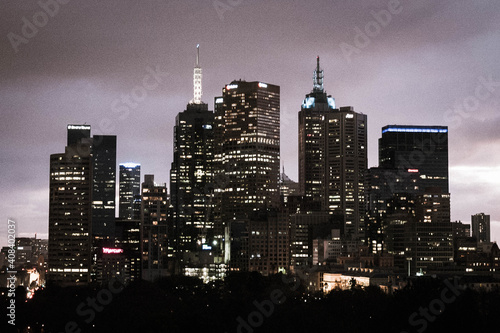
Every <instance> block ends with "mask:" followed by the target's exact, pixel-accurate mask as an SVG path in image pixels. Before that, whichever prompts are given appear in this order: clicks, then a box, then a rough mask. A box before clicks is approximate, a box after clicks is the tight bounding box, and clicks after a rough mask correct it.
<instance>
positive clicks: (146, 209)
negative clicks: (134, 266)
mask: <svg viewBox="0 0 500 333" xmlns="http://www.w3.org/2000/svg"><path fill="white" fill-rule="evenodd" d="M167 212H168V197H167V185H166V184H156V183H155V182H154V175H145V176H144V182H143V183H142V199H141V227H142V235H141V252H142V278H143V279H144V280H148V281H154V280H156V279H158V278H161V277H164V276H167V275H169V273H170V272H171V270H172V267H171V266H169V265H171V263H172V248H170V247H169V242H168V237H169V234H170V233H171V228H169V226H168V220H167Z"/></svg>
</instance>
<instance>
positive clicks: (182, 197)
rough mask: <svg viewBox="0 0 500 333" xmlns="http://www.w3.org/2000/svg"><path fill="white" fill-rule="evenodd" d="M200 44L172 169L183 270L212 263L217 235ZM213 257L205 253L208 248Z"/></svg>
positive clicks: (179, 122) (178, 119) (211, 117)
mask: <svg viewBox="0 0 500 333" xmlns="http://www.w3.org/2000/svg"><path fill="white" fill-rule="evenodd" d="M199 61H200V58H199V45H198V46H197V56H196V64H195V68H194V74H193V81H194V97H193V99H192V100H191V101H190V103H189V104H188V105H187V107H186V110H185V111H183V112H180V113H179V114H178V115H177V117H176V118H175V127H174V158H173V162H172V166H171V169H170V193H171V198H170V199H171V206H172V216H173V223H174V227H175V242H176V244H175V251H176V257H177V259H178V260H177V261H178V263H179V264H180V265H181V267H179V268H180V269H183V268H184V267H188V266H189V267H197V266H199V265H208V264H210V262H205V260H204V259H209V260H208V261H212V263H213V252H216V251H214V250H215V248H216V247H215V246H213V244H214V242H216V243H219V242H221V240H222V239H221V238H222V236H221V235H215V234H214V217H213V216H214V210H213V204H214V202H213V194H214V191H213V190H214V184H213V179H214V178H213V172H214V171H213V159H214V142H213V141H214V136H213V123H214V113H213V111H209V110H208V104H206V103H204V102H202V100H201V75H202V69H201V66H200V62H199ZM208 248H210V251H211V252H212V258H211V259H212V260H210V258H209V257H210V256H204V255H202V254H203V253H204V252H205V251H209V250H208Z"/></svg>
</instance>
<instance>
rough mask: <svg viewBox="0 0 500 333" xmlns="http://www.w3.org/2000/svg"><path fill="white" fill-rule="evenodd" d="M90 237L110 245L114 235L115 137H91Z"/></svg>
mask: <svg viewBox="0 0 500 333" xmlns="http://www.w3.org/2000/svg"><path fill="white" fill-rule="evenodd" d="M92 159H93V161H92V236H93V238H94V239H96V240H99V241H104V242H107V243H108V244H112V242H113V240H112V238H113V237H114V234H115V196H116V136H115V135H94V136H93V137H92Z"/></svg>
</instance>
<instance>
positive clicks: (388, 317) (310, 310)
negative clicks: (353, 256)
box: [0, 273, 500, 333]
mask: <svg viewBox="0 0 500 333" xmlns="http://www.w3.org/2000/svg"><path fill="white" fill-rule="evenodd" d="M446 286H447V285H446V284H444V283H443V281H441V280H439V279H433V278H420V279H416V280H413V281H412V283H410V284H409V285H408V286H407V287H406V288H404V289H402V290H400V291H398V292H395V293H394V294H393V295H387V294H385V293H383V292H382V291H381V290H380V289H379V288H376V287H369V288H366V289H361V288H359V287H358V286H356V285H355V284H353V285H352V286H351V289H350V290H346V291H333V292H331V293H329V294H328V295H323V294H321V293H318V294H314V295H313V294H308V293H307V292H306V291H305V288H304V286H298V284H295V283H294V282H293V279H292V278H291V277H284V276H282V275H275V276H270V277H263V276H262V275H260V274H258V273H237V274H231V275H229V276H228V277H227V278H226V279H225V280H224V281H217V282H214V283H209V284H204V283H202V282H201V281H200V280H198V279H196V278H189V277H182V276H176V277H170V278H165V279H162V280H159V281H157V282H155V283H149V282H144V281H142V282H138V283H133V284H131V285H129V286H127V287H125V288H123V290H122V289H121V286H120V285H119V284H115V285H112V286H110V285H104V286H89V287H81V288H60V287H56V286H52V287H48V288H45V289H43V290H39V291H37V292H36V294H35V296H34V297H33V299H32V300H28V301H27V302H26V301H25V300H24V299H22V297H21V296H20V297H19V300H18V302H17V309H16V311H17V317H16V323H17V325H16V326H17V329H16V330H14V331H18V332H26V327H28V326H30V329H31V330H30V332H42V331H43V332H79V330H80V332H203V333H205V332H245V333H253V332H256V333H258V332H339V333H343V332H346V333H357V332H398V333H399V332H428V333H432V332H484V331H487V330H491V331H492V332H496V331H497V330H498V328H499V327H500V292H498V291H496V292H490V293H483V292H475V291H472V290H461V291H460V292H459V295H458V296H457V297H455V298H454V299H453V300H452V298H453V293H452V291H449V290H448V292H447V293H446V292H445V293H444V295H445V296H443V290H444V289H445V288H447V287H446ZM443 297H446V300H447V301H448V303H445V302H443V301H441V302H440V301H439V300H441V299H443ZM451 300H452V301H451ZM1 301H2V303H1V306H2V308H3V309H5V308H6V304H7V303H6V301H7V299H6V298H5V297H2V300H1ZM443 304H444V305H445V308H442V305H443ZM429 309H431V310H429ZM426 311H427V312H426ZM436 312H437V314H435V313H436ZM412 316H413V317H412ZM411 317H412V318H413V321H412V322H410V318H411ZM42 325H43V326H42ZM0 331H1V332H9V331H12V327H10V325H7V320H6V319H5V317H4V318H3V319H2V324H1V326H0Z"/></svg>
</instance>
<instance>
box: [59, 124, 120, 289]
mask: <svg viewBox="0 0 500 333" xmlns="http://www.w3.org/2000/svg"><path fill="white" fill-rule="evenodd" d="M90 129H91V128H90V126H89V125H68V127H67V131H68V134H67V136H68V139H67V143H68V145H67V146H66V149H65V153H64V154H54V155H51V178H50V179H51V185H50V187H51V192H50V193H51V197H50V203H49V247H50V250H49V251H50V252H51V254H50V256H49V257H52V259H49V260H50V261H49V267H50V268H49V270H50V271H49V280H52V281H54V282H56V283H60V284H82V283H88V282H90V281H91V280H92V279H93V277H94V276H95V274H96V272H95V269H96V266H95V264H96V262H95V259H96V257H95V256H94V254H95V251H96V249H97V247H98V246H102V244H103V243H106V244H112V243H113V238H114V234H115V230H114V223H115V192H116V175H115V173H116V136H111V135H95V136H94V137H90ZM61 176H63V177H61ZM87 186H90V192H88V193H87ZM61 214H64V215H61ZM87 214H88V215H87ZM87 238H88V239H87ZM50 245H51V246H50ZM88 251H90V252H88ZM70 257H74V258H77V260H75V259H70ZM87 258H88V259H89V260H91V258H92V262H87ZM73 261H75V262H77V263H78V264H77V266H78V268H77V267H74V264H75V263H74V262H73ZM88 265H90V266H88ZM70 267H71V268H70ZM68 269H69V271H66V270H68ZM89 269H90V271H87V270H89ZM76 272H78V274H69V273H76ZM60 273H62V274H60ZM65 273H68V274H65Z"/></svg>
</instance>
